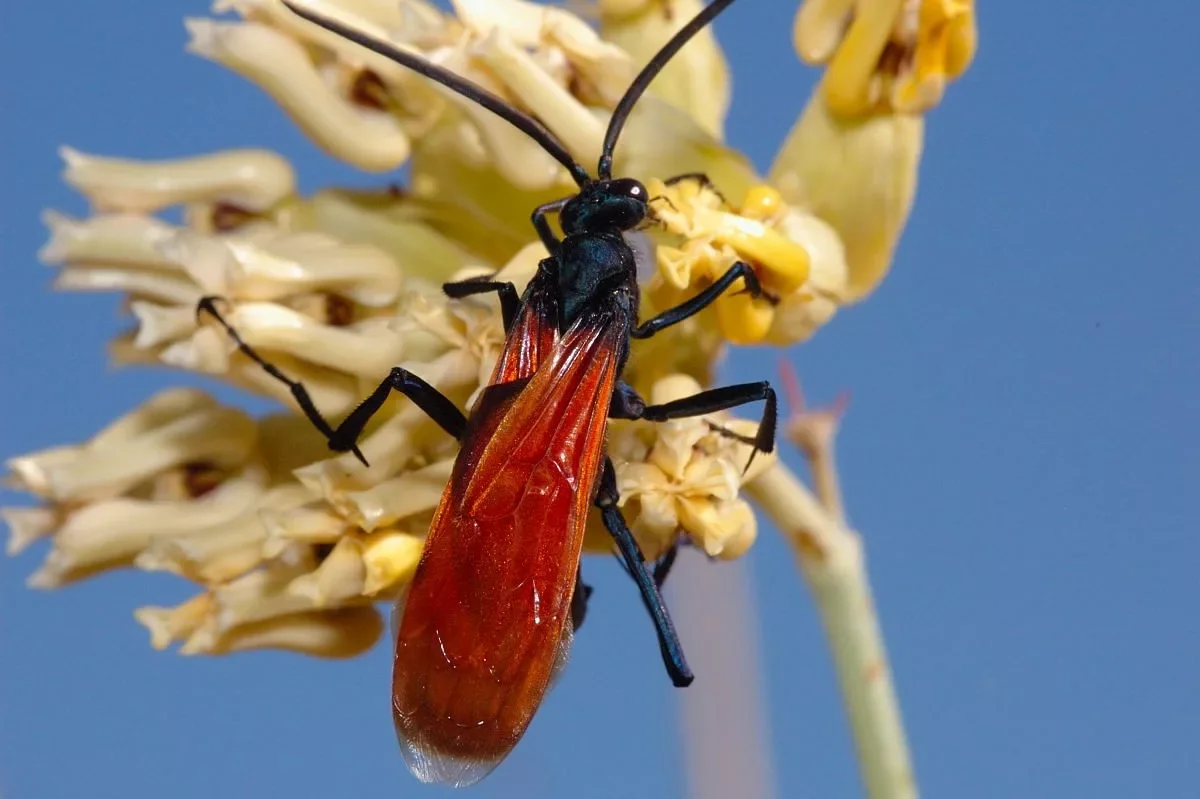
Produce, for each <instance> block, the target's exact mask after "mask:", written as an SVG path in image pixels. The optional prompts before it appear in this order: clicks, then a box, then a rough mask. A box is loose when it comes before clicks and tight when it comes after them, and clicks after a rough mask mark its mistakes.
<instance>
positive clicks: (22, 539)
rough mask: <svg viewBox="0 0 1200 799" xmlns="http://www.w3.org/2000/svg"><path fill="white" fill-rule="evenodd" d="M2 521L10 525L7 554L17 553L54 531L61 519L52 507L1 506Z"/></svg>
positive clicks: (0, 515) (0, 519) (0, 520)
mask: <svg viewBox="0 0 1200 799" xmlns="http://www.w3.org/2000/svg"><path fill="white" fill-rule="evenodd" d="M0 522H4V525H5V526H6V527H8V545H7V546H6V547H5V554H7V555H16V554H18V553H20V552H23V551H24V550H25V548H26V547H28V546H29V545H30V544H32V543H33V542H34V541H37V540H39V539H42V538H45V537H46V536H48V535H50V534H51V533H53V532H54V530H55V529H56V528H57V527H58V525H59V524H60V522H61V519H60V517H59V514H58V512H57V511H55V510H54V509H52V508H0Z"/></svg>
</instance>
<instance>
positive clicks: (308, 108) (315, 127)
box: [186, 19, 410, 172]
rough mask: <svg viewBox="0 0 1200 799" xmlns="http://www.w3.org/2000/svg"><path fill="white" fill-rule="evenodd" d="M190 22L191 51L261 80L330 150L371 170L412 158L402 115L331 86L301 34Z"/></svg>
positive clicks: (254, 25)
mask: <svg viewBox="0 0 1200 799" xmlns="http://www.w3.org/2000/svg"><path fill="white" fill-rule="evenodd" d="M186 24H187V28H188V33H189V34H190V35H191V41H190V42H189V43H188V50H189V51H191V52H193V53H196V54H197V55H201V56H204V57H205V58H208V59H211V60H213V61H216V62H217V63H219V64H222V65H223V66H225V67H228V68H229V69H232V70H233V71H234V72H237V73H238V74H240V75H242V76H243V77H244V78H246V79H248V80H250V81H251V82H253V83H255V84H257V85H258V86H259V87H261V88H262V89H263V90H264V91H266V92H267V93H268V94H269V95H271V97H272V98H273V99H274V100H275V101H276V102H278V103H279V105H280V106H281V107H282V108H283V109H284V111H286V112H287V114H288V115H289V116H290V117H291V118H292V119H293V121H295V123H296V124H297V125H299V126H300V127H301V129H303V130H304V132H305V133H307V134H308V135H309V136H311V137H312V139H313V140H314V141H315V142H316V143H317V144H319V145H320V146H321V147H323V148H325V150H327V151H328V152H329V153H330V155H333V156H334V157H335V158H338V159H340V160H342V161H345V162H347V163H349V164H353V165H354V166H357V167H358V168H360V169H364V170H366V171H369V172H386V171H389V170H392V169H395V168H396V167H398V166H400V165H401V164H403V163H404V162H405V161H406V160H408V155H409V150H410V143H409V139H408V135H407V134H406V133H405V132H404V130H403V128H402V127H401V124H400V122H399V120H397V119H396V118H395V117H394V116H392V115H391V114H389V113H387V112H385V111H379V110H376V109H374V108H368V107H365V106H363V105H361V104H355V103H353V102H351V101H350V100H348V99H346V98H345V97H343V96H342V95H341V94H340V93H338V92H337V91H335V90H334V89H333V88H331V87H330V85H329V84H328V83H327V82H326V80H325V79H324V78H323V77H322V75H321V73H320V72H319V71H318V69H317V67H316V66H315V65H314V64H313V62H312V60H311V59H310V57H309V55H308V53H307V52H306V51H305V49H304V47H303V46H302V45H301V44H299V43H298V42H296V41H295V40H293V39H290V38H288V37H287V36H285V35H284V34H282V33H280V32H278V31H276V30H275V29H273V28H270V27H268V26H266V25H261V24H258V23H218V22H214V21H212V20H206V19H189V20H187V21H186Z"/></svg>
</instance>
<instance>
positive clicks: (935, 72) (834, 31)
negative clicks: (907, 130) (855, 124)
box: [795, 0, 977, 117]
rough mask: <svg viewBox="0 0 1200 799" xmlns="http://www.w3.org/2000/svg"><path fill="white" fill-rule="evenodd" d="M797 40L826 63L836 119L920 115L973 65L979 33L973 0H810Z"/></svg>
mask: <svg viewBox="0 0 1200 799" xmlns="http://www.w3.org/2000/svg"><path fill="white" fill-rule="evenodd" d="M795 45H796V52H797V53H798V54H799V56H800V57H801V58H802V59H804V60H805V61H808V62H809V63H825V62H828V63H829V67H828V69H827V71H826V74H825V80H824V82H823V84H822V93H823V95H824V97H825V99H826V102H828V104H829V108H830V110H831V111H832V112H833V114H835V115H836V116H839V117H859V116H864V115H868V114H873V113H879V112H883V113H891V112H899V113H912V114H919V113H923V112H925V111H927V110H929V109H930V108H932V107H933V106H935V105H937V103H938V102H940V100H941V98H942V94H943V93H944V92H945V87H946V83H947V82H948V81H949V80H952V79H954V78H957V77H958V76H960V75H962V74H963V72H965V71H966V69H967V67H968V66H970V63H971V60H972V58H973V57H974V55H975V48H976V45H977V32H976V29H975V10H974V3H973V0H807V1H806V2H805V3H804V4H803V5H802V6H801V7H800V10H799V12H798V13H797V15H796V25H795Z"/></svg>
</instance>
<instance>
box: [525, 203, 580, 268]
mask: <svg viewBox="0 0 1200 799" xmlns="http://www.w3.org/2000/svg"><path fill="white" fill-rule="evenodd" d="M570 199H571V198H570V197H563V198H562V199H561V200H555V201H554V202H549V203H546V204H545V205H539V206H538V207H537V208H534V209H533V215H532V219H533V229H534V230H536V231H537V234H538V238H540V239H541V240H542V244H545V245H546V252H548V253H550V254H551V255H558V244H559V241H558V237H556V236H555V235H554V231H553V230H551V229H550V222H549V220H547V219H546V215H547V214H554V213H558V212H559V211H561V210H562V207H563V206H564V205H566V204H567V201H568V200H570Z"/></svg>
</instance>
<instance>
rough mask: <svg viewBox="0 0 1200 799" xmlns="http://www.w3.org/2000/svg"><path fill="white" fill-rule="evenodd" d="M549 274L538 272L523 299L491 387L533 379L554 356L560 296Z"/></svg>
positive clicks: (493, 375) (493, 374) (497, 363)
mask: <svg viewBox="0 0 1200 799" xmlns="http://www.w3.org/2000/svg"><path fill="white" fill-rule="evenodd" d="M557 288H558V287H557V286H555V285H554V284H553V283H552V282H551V280H550V278H549V276H548V274H547V273H546V272H543V271H541V270H540V268H539V270H538V272H537V274H535V275H534V276H533V278H532V279H530V281H529V285H528V286H527V287H526V289H525V296H524V297H522V301H521V310H520V312H519V313H518V314H517V318H516V319H514V320H513V326H512V329H511V330H509V332H508V337H507V339H506V340H505V342H504V350H503V352H501V353H500V357H499V358H498V359H497V360H496V366H495V367H494V368H493V369H492V379H491V380H489V381H488V384H489V385H493V386H494V385H498V384H500V383H511V382H513V381H515V380H523V379H526V378H529V377H533V373H534V372H536V371H537V369H538V367H539V366H541V365H542V362H543V361H545V360H547V359H548V358H549V357H550V352H551V351H552V350H553V349H554V345H555V343H556V342H557V341H558V297H557V294H556V292H557Z"/></svg>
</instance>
